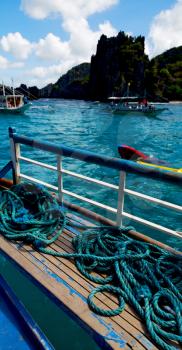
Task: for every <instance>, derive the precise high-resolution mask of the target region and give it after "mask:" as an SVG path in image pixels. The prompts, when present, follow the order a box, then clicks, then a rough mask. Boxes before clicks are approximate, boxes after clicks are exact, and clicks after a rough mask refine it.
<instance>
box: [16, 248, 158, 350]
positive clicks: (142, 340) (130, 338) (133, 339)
mask: <svg viewBox="0 0 182 350" xmlns="http://www.w3.org/2000/svg"><path fill="white" fill-rule="evenodd" d="M26 249H28V251H27V252H29V253H30V254H32V255H33V256H34V258H36V259H38V260H39V264H41V265H42V266H43V265H44V260H43V259H42V257H43V258H45V260H46V270H47V272H48V269H49V271H50V272H51V275H53V274H55V275H56V276H57V277H59V278H63V280H64V282H66V283H68V285H69V288H70V290H71V293H75V292H78V293H81V294H82V296H84V297H85V298H86V297H87V295H88V292H87V293H86V294H84V293H83V288H79V289H78V290H77V289H76V288H75V287H76V284H75V281H74V283H73V284H72V283H71V282H72V280H71V278H72V276H71V275H68V276H67V278H65V275H64V274H63V272H62V271H61V273H60V271H58V268H56V266H55V265H54V264H51V263H50V262H48V261H47V257H49V258H50V260H53V261H55V260H56V259H55V258H54V257H52V256H49V255H48V256H47V255H44V254H42V256H41V255H40V254H39V253H38V252H34V251H32V250H31V247H29V246H25V247H24V249H23V250H22V254H23V255H26V253H27V252H26ZM30 254H29V255H28V258H29V257H30ZM61 266H62V265H61ZM108 300H109V299H108ZM100 303H101V305H102V306H103V301H102V302H100ZM105 306H106V304H105ZM85 313H86V315H87V313H88V308H86V309H85V310H84V311H83V310H81V315H82V314H84V315H85ZM85 317H86V316H84V318H85ZM97 317H99V316H97ZM116 317H117V316H115V317H114V318H113V321H115V322H116ZM119 317H120V316H118V318H119ZM86 318H87V317H86ZM105 319H106V318H105V317H104V320H105ZM109 320H110V321H109V322H110V323H112V328H113V330H115V329H116V328H117V331H118V332H119V333H122V334H124V335H125V337H124V339H125V340H126V339H127V342H129V344H131V345H132V349H140V350H143V349H147V348H146V344H147V346H149V348H150V349H157V348H156V347H155V346H153V345H152V344H151V343H150V341H148V340H147V338H146V337H145V336H144V335H142V334H141V333H140V332H139V333H138V332H137V330H136V329H134V327H131V326H130V325H128V324H127V323H126V322H125V321H124V320H122V323H123V324H121V321H119V322H116V324H115V322H114V323H113V322H112V318H109ZM123 325H124V327H123ZM128 326H129V328H130V329H129V330H130V332H129V333H131V334H129V333H128V332H127V330H128ZM138 339H139V341H138ZM142 344H143V345H144V346H142Z"/></svg>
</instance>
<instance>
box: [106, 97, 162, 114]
mask: <svg viewBox="0 0 182 350" xmlns="http://www.w3.org/2000/svg"><path fill="white" fill-rule="evenodd" d="M108 100H109V101H110V102H111V104H110V106H111V111H112V112H113V113H114V114H135V115H136V114H143V115H158V114H160V113H162V112H163V111H165V110H167V109H168V108H166V107H161V106H160V107H159V105H156V104H154V103H150V102H148V101H147V99H146V98H139V97H137V96H133V97H132V96H130V97H129V96H128V97H109V98H108Z"/></svg>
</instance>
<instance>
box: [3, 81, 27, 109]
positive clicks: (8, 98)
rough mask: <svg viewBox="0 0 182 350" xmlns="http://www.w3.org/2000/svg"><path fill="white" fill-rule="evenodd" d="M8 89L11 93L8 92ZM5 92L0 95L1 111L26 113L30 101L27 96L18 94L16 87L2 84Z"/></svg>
mask: <svg viewBox="0 0 182 350" xmlns="http://www.w3.org/2000/svg"><path fill="white" fill-rule="evenodd" d="M6 89H8V90H9V92H10V93H8V94H6V92H5V91H6ZM2 92H3V94H2V95H0V113H24V112H25V110H26V109H27V108H29V106H30V103H29V102H28V99H27V97H25V96H24V95H21V94H16V93H15V90H14V88H13V89H12V90H11V89H10V88H7V87H6V88H5V86H4V85H2Z"/></svg>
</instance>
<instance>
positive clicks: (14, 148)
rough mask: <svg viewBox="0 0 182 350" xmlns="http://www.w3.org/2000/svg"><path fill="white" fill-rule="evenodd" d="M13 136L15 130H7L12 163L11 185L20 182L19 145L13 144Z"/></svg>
mask: <svg viewBox="0 0 182 350" xmlns="http://www.w3.org/2000/svg"><path fill="white" fill-rule="evenodd" d="M15 134H16V130H15V129H14V128H9V138H10V152H11V160H12V163H13V183H14V184H17V183H19V182H20V162H19V157H20V145H19V144H18V143H15V142H14V139H13V136H14V135H15Z"/></svg>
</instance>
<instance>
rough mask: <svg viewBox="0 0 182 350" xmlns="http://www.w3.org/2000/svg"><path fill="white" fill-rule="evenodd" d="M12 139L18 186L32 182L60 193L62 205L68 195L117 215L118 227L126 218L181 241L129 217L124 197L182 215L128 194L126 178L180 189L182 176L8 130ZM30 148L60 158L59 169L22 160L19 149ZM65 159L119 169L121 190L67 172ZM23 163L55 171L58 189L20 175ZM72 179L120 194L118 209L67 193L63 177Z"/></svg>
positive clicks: (142, 196)
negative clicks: (171, 184) (135, 177)
mask: <svg viewBox="0 0 182 350" xmlns="http://www.w3.org/2000/svg"><path fill="white" fill-rule="evenodd" d="M9 136H10V144H11V156H12V162H13V168H14V174H15V182H16V183H18V182H19V181H20V179H21V178H22V179H25V180H28V181H32V182H34V183H37V184H41V185H44V186H45V187H47V188H49V189H51V190H53V191H56V192H57V193H58V196H59V199H60V201H61V202H63V199H64V195H68V196H70V197H73V198H76V199H78V200H79V201H81V202H86V203H89V204H91V205H94V206H96V207H99V208H102V209H105V210H107V211H109V212H111V213H114V214H115V215H116V220H115V222H116V224H117V225H121V224H122V219H123V218H128V219H130V220H133V221H135V222H138V223H140V224H142V225H145V226H148V227H150V228H153V229H157V230H159V231H162V232H164V233H167V234H170V235H174V236H179V237H181V233H180V232H176V231H174V230H172V229H170V228H167V227H164V226H162V225H159V224H156V223H154V222H151V221H148V220H145V219H143V218H141V217H138V216H134V215H132V214H130V213H127V212H125V211H124V197H125V194H127V195H129V196H133V197H136V198H140V199H143V200H145V201H148V202H151V203H156V204H158V205H161V206H163V207H166V208H170V209H172V210H175V211H178V212H181V213H182V206H179V205H176V204H173V203H170V202H167V201H163V200H161V199H157V198H154V197H151V196H148V195H145V194H142V193H139V192H136V191H132V190H129V189H127V188H126V187H125V178H126V174H127V173H133V174H137V175H140V176H142V177H147V178H153V179H156V180H163V181H167V182H174V183H178V184H179V185H180V186H181V185H182V174H180V173H172V172H169V171H167V170H162V169H157V168H155V167H150V168H147V167H145V166H144V165H142V164H137V163H135V162H132V161H128V160H123V159H118V158H110V157H105V156H101V155H97V154H95V153H91V152H88V151H83V150H78V149H72V148H69V147H65V146H63V145H61V146H56V145H54V144H51V143H48V142H41V141H37V140H34V139H31V138H27V137H24V136H19V135H17V134H16V130H14V129H12V128H9ZM21 144H23V145H27V146H30V147H33V148H37V149H39V150H44V151H48V152H51V153H53V154H56V155H57V166H52V165H49V164H46V163H42V162H39V161H36V160H33V159H30V158H26V157H23V156H21V154H20V145H21ZM63 157H69V158H74V159H78V160H81V161H83V162H86V163H92V164H96V165H100V166H104V167H107V168H112V169H116V170H118V171H119V184H118V186H116V185H114V184H111V183H107V182H104V181H100V180H97V179H93V178H91V177H88V176H84V175H81V174H78V173H75V172H72V171H69V170H66V169H64V168H63V166H62V160H63ZM20 161H24V162H27V163H30V164H33V165H36V166H40V167H43V168H46V169H49V170H52V171H55V172H57V184H58V185H57V186H53V185H51V184H49V183H47V182H44V181H41V180H39V179H36V178H34V177H30V176H27V175H25V174H23V173H21V171H20ZM64 174H65V175H69V176H72V177H75V178H78V179H81V180H85V181H88V182H90V183H94V184H96V185H98V186H104V187H106V188H109V189H112V190H114V191H116V192H117V194H118V197H117V207H116V208H113V207H111V206H108V205H106V204H102V203H100V202H98V201H95V200H93V199H89V198H87V197H83V196H80V195H78V194H76V193H74V192H71V191H68V190H66V189H64V186H63V175H64Z"/></svg>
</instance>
